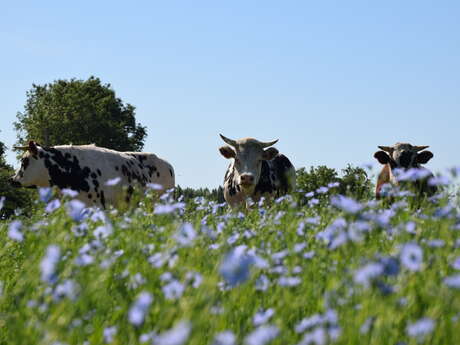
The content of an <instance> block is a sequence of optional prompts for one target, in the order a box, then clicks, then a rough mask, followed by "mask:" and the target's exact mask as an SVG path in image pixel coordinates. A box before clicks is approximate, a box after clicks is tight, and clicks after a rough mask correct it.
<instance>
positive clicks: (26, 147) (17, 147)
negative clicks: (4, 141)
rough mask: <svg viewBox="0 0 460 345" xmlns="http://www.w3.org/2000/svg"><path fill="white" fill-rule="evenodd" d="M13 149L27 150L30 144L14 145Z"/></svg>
mask: <svg viewBox="0 0 460 345" xmlns="http://www.w3.org/2000/svg"><path fill="white" fill-rule="evenodd" d="M13 149H15V150H20V151H27V150H28V149H29V146H13Z"/></svg>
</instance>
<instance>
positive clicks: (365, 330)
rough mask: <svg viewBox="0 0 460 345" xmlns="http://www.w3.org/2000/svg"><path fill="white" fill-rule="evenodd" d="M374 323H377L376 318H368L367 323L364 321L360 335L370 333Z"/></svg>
mask: <svg viewBox="0 0 460 345" xmlns="http://www.w3.org/2000/svg"><path fill="white" fill-rule="evenodd" d="M374 322H375V317H374V316H371V317H368V318H367V319H366V321H364V323H363V324H362V325H361V327H360V328H359V333H361V334H367V333H369V331H370V330H371V328H372V327H373V325H374Z"/></svg>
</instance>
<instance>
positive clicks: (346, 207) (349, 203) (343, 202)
mask: <svg viewBox="0 0 460 345" xmlns="http://www.w3.org/2000/svg"><path fill="white" fill-rule="evenodd" d="M331 205H332V206H335V207H337V208H339V209H341V210H342V211H345V212H347V213H351V214H355V213H357V212H359V211H361V210H362V209H363V205H361V204H360V203H359V202H357V201H355V200H353V199H352V198H348V197H346V196H343V195H334V196H331Z"/></svg>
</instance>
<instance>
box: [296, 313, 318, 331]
mask: <svg viewBox="0 0 460 345" xmlns="http://www.w3.org/2000/svg"><path fill="white" fill-rule="evenodd" d="M322 322H323V318H322V317H321V315H320V314H314V315H312V316H310V317H308V318H305V319H302V320H301V321H300V322H299V323H298V324H297V325H296V326H295V331H296V333H303V332H305V331H306V330H308V329H310V328H313V327H316V326H318V325H320V324H322Z"/></svg>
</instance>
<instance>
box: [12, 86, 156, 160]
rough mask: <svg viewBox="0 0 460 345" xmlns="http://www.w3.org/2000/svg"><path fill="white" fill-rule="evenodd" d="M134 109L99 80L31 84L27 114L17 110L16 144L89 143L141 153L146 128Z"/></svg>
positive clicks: (25, 111)
mask: <svg viewBox="0 0 460 345" xmlns="http://www.w3.org/2000/svg"><path fill="white" fill-rule="evenodd" d="M134 110H135V108H134V106H132V105H131V104H124V103H123V102H122V100H121V99H120V98H117V97H116V96H115V91H113V90H112V89H111V87H110V84H105V85H103V84H101V81H100V80H99V79H98V78H94V77H90V78H89V79H87V80H76V79H71V80H57V81H55V82H54V83H50V84H45V85H35V84H33V85H32V89H31V90H29V91H28V92H27V101H26V105H25V107H24V112H22V113H21V112H18V114H17V122H15V124H14V125H15V129H16V131H17V138H18V143H19V144H20V145H23V144H25V143H26V142H27V140H35V141H37V142H39V143H40V144H42V145H44V146H52V145H63V144H75V145H82V144H90V143H94V144H96V145H98V146H101V147H107V148H111V149H114V150H119V151H140V150H141V149H142V148H143V146H144V140H145V137H146V135H147V132H146V128H145V127H143V126H141V125H140V124H139V123H136V119H135V111H134Z"/></svg>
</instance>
